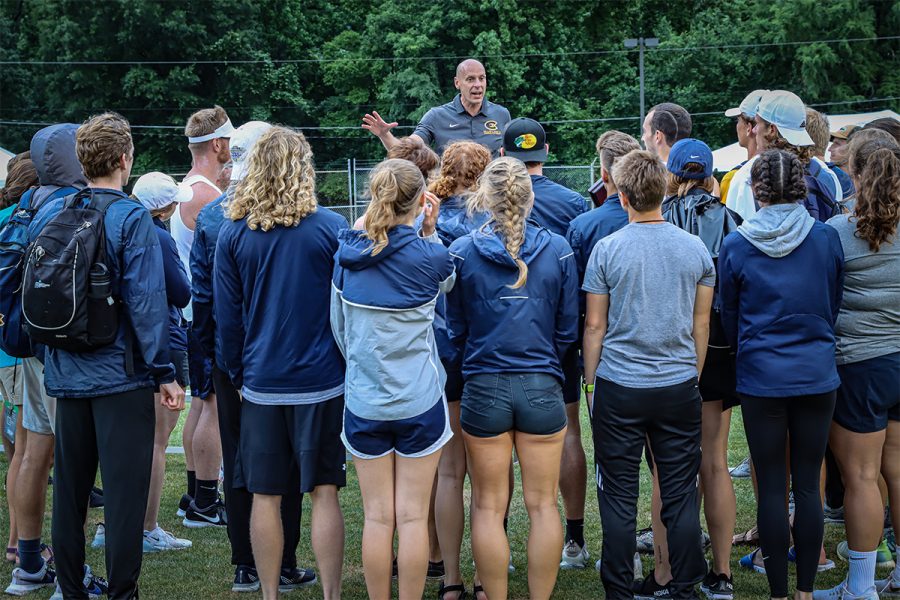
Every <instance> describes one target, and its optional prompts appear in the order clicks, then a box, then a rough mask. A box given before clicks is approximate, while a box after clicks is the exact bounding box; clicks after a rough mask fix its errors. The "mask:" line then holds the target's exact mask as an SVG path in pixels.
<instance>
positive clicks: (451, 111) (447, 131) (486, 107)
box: [413, 94, 510, 156]
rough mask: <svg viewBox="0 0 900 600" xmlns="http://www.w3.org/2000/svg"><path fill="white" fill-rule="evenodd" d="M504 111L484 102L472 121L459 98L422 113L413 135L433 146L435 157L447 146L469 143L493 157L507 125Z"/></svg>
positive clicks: (496, 152) (498, 106) (495, 105)
mask: <svg viewBox="0 0 900 600" xmlns="http://www.w3.org/2000/svg"><path fill="white" fill-rule="evenodd" d="M509 121H510V118H509V111H508V110H506V107H503V106H500V105H499V104H494V103H493V102H490V101H488V100H487V98H485V99H484V100H482V101H481V110H479V111H478V113H476V114H475V116H474V117H473V116H472V115H470V114H469V113H468V112H466V109H465V108H464V107H463V105H462V99H461V97H460V95H459V94H457V95H456V98H454V99H453V102H448V103H447V104H444V105H442V106H436V107H434V108H432V109H431V110H429V111H428V112H427V113H425V116H424V117H422V120H421V121H419V125H418V126H417V127H416V130H415V131H414V132H413V133H414V134H415V135H417V136H419V137H420V138H422V140H423V141H424V142H425V143H426V144H428V145H433V146H434V149H435V150H436V151H437V152H438V154H440V153H442V152H443V151H444V148H446V147H447V145H448V144H450V143H451V142H455V141H458V140H471V141H473V142H478V143H479V144H482V145H484V146H487V147H488V149H489V150H490V151H491V154H493V155H494V156H497V155H498V154H499V153H500V146H502V145H503V130H504V129H505V128H506V124H507V123H509Z"/></svg>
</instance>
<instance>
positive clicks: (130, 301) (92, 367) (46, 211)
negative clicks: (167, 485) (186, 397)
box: [28, 188, 175, 398]
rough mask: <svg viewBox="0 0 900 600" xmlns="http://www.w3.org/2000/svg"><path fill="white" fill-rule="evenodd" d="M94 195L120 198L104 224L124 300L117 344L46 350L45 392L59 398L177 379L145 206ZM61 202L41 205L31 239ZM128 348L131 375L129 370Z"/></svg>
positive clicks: (155, 239) (115, 287) (116, 287)
mask: <svg viewBox="0 0 900 600" xmlns="http://www.w3.org/2000/svg"><path fill="white" fill-rule="evenodd" d="M96 193H106V194H117V195H121V196H122V199H121V200H118V201H116V202H114V203H113V204H112V205H110V207H109V209H108V210H107V211H106V217H105V218H104V220H103V226H104V228H105V230H106V254H107V266H109V269H110V272H111V276H112V291H113V295H114V296H115V297H117V298H119V299H121V301H122V304H123V307H124V308H123V310H122V311H121V313H120V318H119V331H118V333H117V334H116V339H115V341H114V342H113V343H111V344H109V345H107V346H103V347H101V348H97V349H96V350H94V351H93V352H81V353H74V352H67V351H65V350H59V349H56V348H47V351H46V355H45V360H44V384H45V386H46V388H47V393H48V394H49V395H51V396H55V397H57V398H92V397H95V396H108V395H110V394H119V393H122V392H128V391H131V390H136V389H140V388H155V387H157V386H158V385H159V384H161V383H171V382H172V381H175V368H174V367H173V366H172V363H171V361H170V358H169V327H168V322H169V319H168V304H167V302H166V280H165V273H164V269H163V258H162V252H161V251H160V247H159V236H158V235H157V234H156V228H155V227H154V226H153V220H152V219H151V217H150V213H149V212H147V209H146V208H144V207H143V206H141V205H140V204H139V203H138V202H137V201H136V200H134V199H132V198H128V197H127V196H125V194H123V193H122V192H119V191H115V190H103V189H100V188H97V189H96ZM63 202H64V199H63V198H59V199H57V200H53V201H51V202H48V203H47V204H45V205H44V206H42V207H41V209H40V210H39V211H38V213H37V215H36V216H35V218H34V220H33V221H32V222H31V227H29V229H28V237H29V239H30V240H34V239H35V238H36V237H37V235H38V233H39V232H40V231H41V230H42V229H43V228H44V226H45V225H46V224H47V223H48V222H49V221H50V220H51V219H52V218H53V217H54V216H56V214H57V213H59V211H60V210H61V209H62V206H63ZM84 202H85V203H86V202H87V198H86V199H85V200H84ZM126 338H130V340H129V339H126ZM129 341H130V344H129V343H128V342H129ZM129 345H130V347H131V350H132V354H133V358H134V374H133V375H129V374H128V373H126V369H125V352H126V351H127V349H128V347H129Z"/></svg>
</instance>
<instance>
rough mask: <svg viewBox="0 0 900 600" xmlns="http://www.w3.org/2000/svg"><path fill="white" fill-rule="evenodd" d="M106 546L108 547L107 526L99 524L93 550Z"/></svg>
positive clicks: (92, 546) (92, 544)
mask: <svg viewBox="0 0 900 600" xmlns="http://www.w3.org/2000/svg"><path fill="white" fill-rule="evenodd" d="M104 546H106V525H104V524H103V523H97V532H96V533H95V534H94V540H93V541H92V542H91V548H103V547H104Z"/></svg>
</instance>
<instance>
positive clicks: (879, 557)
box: [837, 540, 896, 569]
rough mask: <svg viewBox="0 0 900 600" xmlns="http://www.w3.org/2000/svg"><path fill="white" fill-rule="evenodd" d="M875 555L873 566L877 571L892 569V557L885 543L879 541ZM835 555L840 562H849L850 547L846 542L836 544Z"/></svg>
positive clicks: (893, 563)
mask: <svg viewBox="0 0 900 600" xmlns="http://www.w3.org/2000/svg"><path fill="white" fill-rule="evenodd" d="M876 552H877V554H876V555H875V566H876V567H878V568H879V569H893V568H894V565H895V564H896V563H895V562H894V556H893V554H891V551H890V550H889V549H888V545H887V542H886V541H885V540H881V543H880V544H878V548H877V549H876ZM837 555H838V558H840V559H841V560H842V561H844V562H847V561H849V560H850V545H849V544H848V543H847V540H844V541H843V542H838V545H837Z"/></svg>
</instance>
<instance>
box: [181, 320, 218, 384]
mask: <svg viewBox="0 0 900 600" xmlns="http://www.w3.org/2000/svg"><path fill="white" fill-rule="evenodd" d="M187 355H188V369H189V371H190V382H191V398H199V399H201V400H207V399H208V398H209V396H210V394H212V393H213V386H212V359H211V358H209V357H208V356H206V354H204V352H203V347H202V346H201V345H200V340H198V339H197V336H196V335H195V334H194V330H193V328H192V327H188V352H187Z"/></svg>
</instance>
